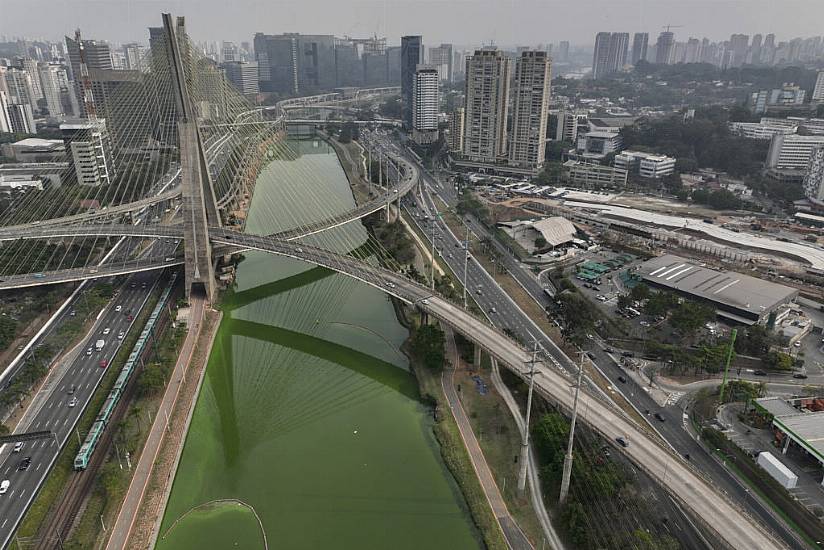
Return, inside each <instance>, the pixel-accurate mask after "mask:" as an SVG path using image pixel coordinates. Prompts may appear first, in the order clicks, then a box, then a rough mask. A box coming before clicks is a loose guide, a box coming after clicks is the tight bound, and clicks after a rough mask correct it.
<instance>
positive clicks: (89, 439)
mask: <svg viewBox="0 0 824 550" xmlns="http://www.w3.org/2000/svg"><path fill="white" fill-rule="evenodd" d="M176 280H177V274H176V273H175V274H173V275H172V277H171V279H170V280H169V284H168V286H167V287H166V288H165V289H164V290H163V293H162V294H161V295H160V300H158V301H157V305H156V306H155V308H154V310H152V314H151V315H150V316H149V319H148V321H146V326H145V327H143V331H142V332H141V333H140V337H139V338H138V339H137V342H136V343H135V345H134V348H132V352H131V353H130V354H129V358H128V359H127V360H126V364H125V365H123V368H122V369H121V370H120V374H119V375H118V377H117V380H115V382H114V386H113V387H112V389H111V391H110V392H109V395H108V396H107V397H106V401H105V402H104V403H103V406H102V407H101V408H100V413H99V414H98V415H97V418H96V419H95V421H94V424H92V427H91V429H90V430H89V433H88V435H87V436H86V439H85V440H84V441H83V445H81V446H80V451H78V453H77V456H76V457H75V458H74V469H75V470H77V471H80V470H85V469H86V468H87V467H88V465H89V460H90V459H91V456H92V454H93V453H94V450H95V449H96V448H97V444H98V443H99V442H100V438H101V437H102V436H103V430H105V429H106V426H107V425H108V424H109V420H111V418H112V414H113V413H114V409H115V408H116V407H117V404H118V403H119V402H120V398H121V396H122V395H123V392H124V391H125V389H126V385H127V384H128V383H129V380H130V379H131V377H132V373H133V372H134V371H135V370H136V369H137V366H138V365H139V363H140V356H141V355H142V354H143V348H144V347H145V345H146V343H147V342H148V341H149V337H150V336H151V335H152V332H153V331H154V329H155V325H156V324H157V320H158V319H159V318H160V314H161V313H162V312H163V308H164V307H165V306H166V302H167V301H168V300H169V296H170V295H171V293H172V288H174V285H175V281H176Z"/></svg>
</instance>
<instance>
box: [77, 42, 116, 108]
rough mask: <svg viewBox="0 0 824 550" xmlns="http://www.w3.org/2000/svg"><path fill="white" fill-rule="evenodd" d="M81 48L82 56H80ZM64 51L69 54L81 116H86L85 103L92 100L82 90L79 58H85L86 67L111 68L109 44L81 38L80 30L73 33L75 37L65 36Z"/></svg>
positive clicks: (89, 69) (90, 68)
mask: <svg viewBox="0 0 824 550" xmlns="http://www.w3.org/2000/svg"><path fill="white" fill-rule="evenodd" d="M81 50H82V56H81ZM66 51H67V52H68V56H69V68H70V69H71V73H72V80H73V81H74V86H75V95H76V97H77V99H78V101H79V106H80V113H81V116H84V117H85V116H87V114H86V109H87V104H88V103H89V102H90V101H92V98H91V97H87V94H86V93H85V92H84V84H83V75H82V72H81V64H82V62H81V58H82V59H83V60H85V65H86V69H87V70H88V71H89V72H91V70H92V69H105V70H113V69H114V65H113V64H112V54H111V50H110V49H109V44H107V43H106V42H101V41H99V40H83V39H81V38H80V31H78V32H77V33H76V34H75V38H74V39H72V38H69V37H68V36H67V37H66Z"/></svg>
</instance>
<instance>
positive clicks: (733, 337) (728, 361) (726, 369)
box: [718, 329, 738, 404]
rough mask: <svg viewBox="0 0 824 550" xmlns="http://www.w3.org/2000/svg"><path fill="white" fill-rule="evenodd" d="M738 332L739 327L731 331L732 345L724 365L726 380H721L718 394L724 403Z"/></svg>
mask: <svg viewBox="0 0 824 550" xmlns="http://www.w3.org/2000/svg"><path fill="white" fill-rule="evenodd" d="M737 334H738V330H737V329H732V332H730V347H729V349H728V350H727V364H726V365H724V380H723V381H722V382H721V392H720V395H719V396H718V402H719V403H722V404H723V403H724V390H726V389H727V373H728V372H729V370H730V361H731V360H732V352H733V346H734V344H735V336H736V335H737Z"/></svg>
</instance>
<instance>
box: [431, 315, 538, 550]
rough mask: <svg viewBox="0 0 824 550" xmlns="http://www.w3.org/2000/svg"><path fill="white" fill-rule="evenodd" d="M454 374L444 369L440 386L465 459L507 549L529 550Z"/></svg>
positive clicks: (449, 344) (451, 352)
mask: <svg viewBox="0 0 824 550" xmlns="http://www.w3.org/2000/svg"><path fill="white" fill-rule="evenodd" d="M445 335H446V348H447V349H446V352H447V356H452V357H453V362H452V364H453V365H459V364H460V362H461V356H460V354H459V353H458V349H457V347H456V346H455V339H454V334H453V333H452V330H451V329H449V328H447V329H446V331H445ZM454 374H455V368H454V367H453V368H451V369H449V370H448V371H447V372H444V373H443V374H442V375H441V385H442V386H443V391H444V394H445V395H446V400H447V402H448V403H449V409H450V410H451V411H452V416H453V417H454V418H455V422H456V423H457V424H458V429H459V430H460V432H461V438H462V439H463V442H464V445H465V446H466V450H467V451H468V453H469V458H470V459H471V460H472V467H473V468H475V473H476V474H477V476H478V481H480V482H481V487H482V488H483V490H484V493H485V494H486V499H487V500H488V501H489V506H490V508H492V513H493V514H494V515H495V518H496V519H497V520H498V524H499V525H500V526H501V531H502V532H503V534H504V537H505V538H506V542H507V544H508V545H509V547H510V548H513V549H515V550H521V549H523V550H532V548H533V546H532V545H531V544H530V543H529V540H527V538H526V536H525V535H524V533H523V531H521V528H520V527H518V524H517V523H516V522H515V520H514V519H513V518H512V516H511V515H510V514H509V510H508V509H507V507H506V502H505V501H504V497H503V495H501V491H500V489H498V485H497V484H496V483H495V477H494V476H493V475H492V471H491V470H490V469H489V465H488V464H487V463H486V458H484V453H483V451H482V450H481V446H480V445H479V444H478V440H477V439H476V438H475V433H474V432H473V431H472V424H470V422H469V417H468V416H467V415H466V411H464V409H463V406H462V405H461V400H460V399H459V398H458V392H457V391H456V390H455V384H454V380H453V376H454Z"/></svg>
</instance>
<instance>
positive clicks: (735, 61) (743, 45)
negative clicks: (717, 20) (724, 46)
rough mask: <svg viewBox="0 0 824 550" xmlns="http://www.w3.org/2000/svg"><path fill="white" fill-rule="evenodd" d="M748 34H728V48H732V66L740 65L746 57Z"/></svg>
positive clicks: (748, 41)
mask: <svg viewBox="0 0 824 550" xmlns="http://www.w3.org/2000/svg"><path fill="white" fill-rule="evenodd" d="M749 43H750V36H749V35H748V34H733V35H732V36H730V50H732V64H731V66H732V67H740V66H741V65H743V64H744V61H746V59H747V48H748V47H749Z"/></svg>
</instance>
